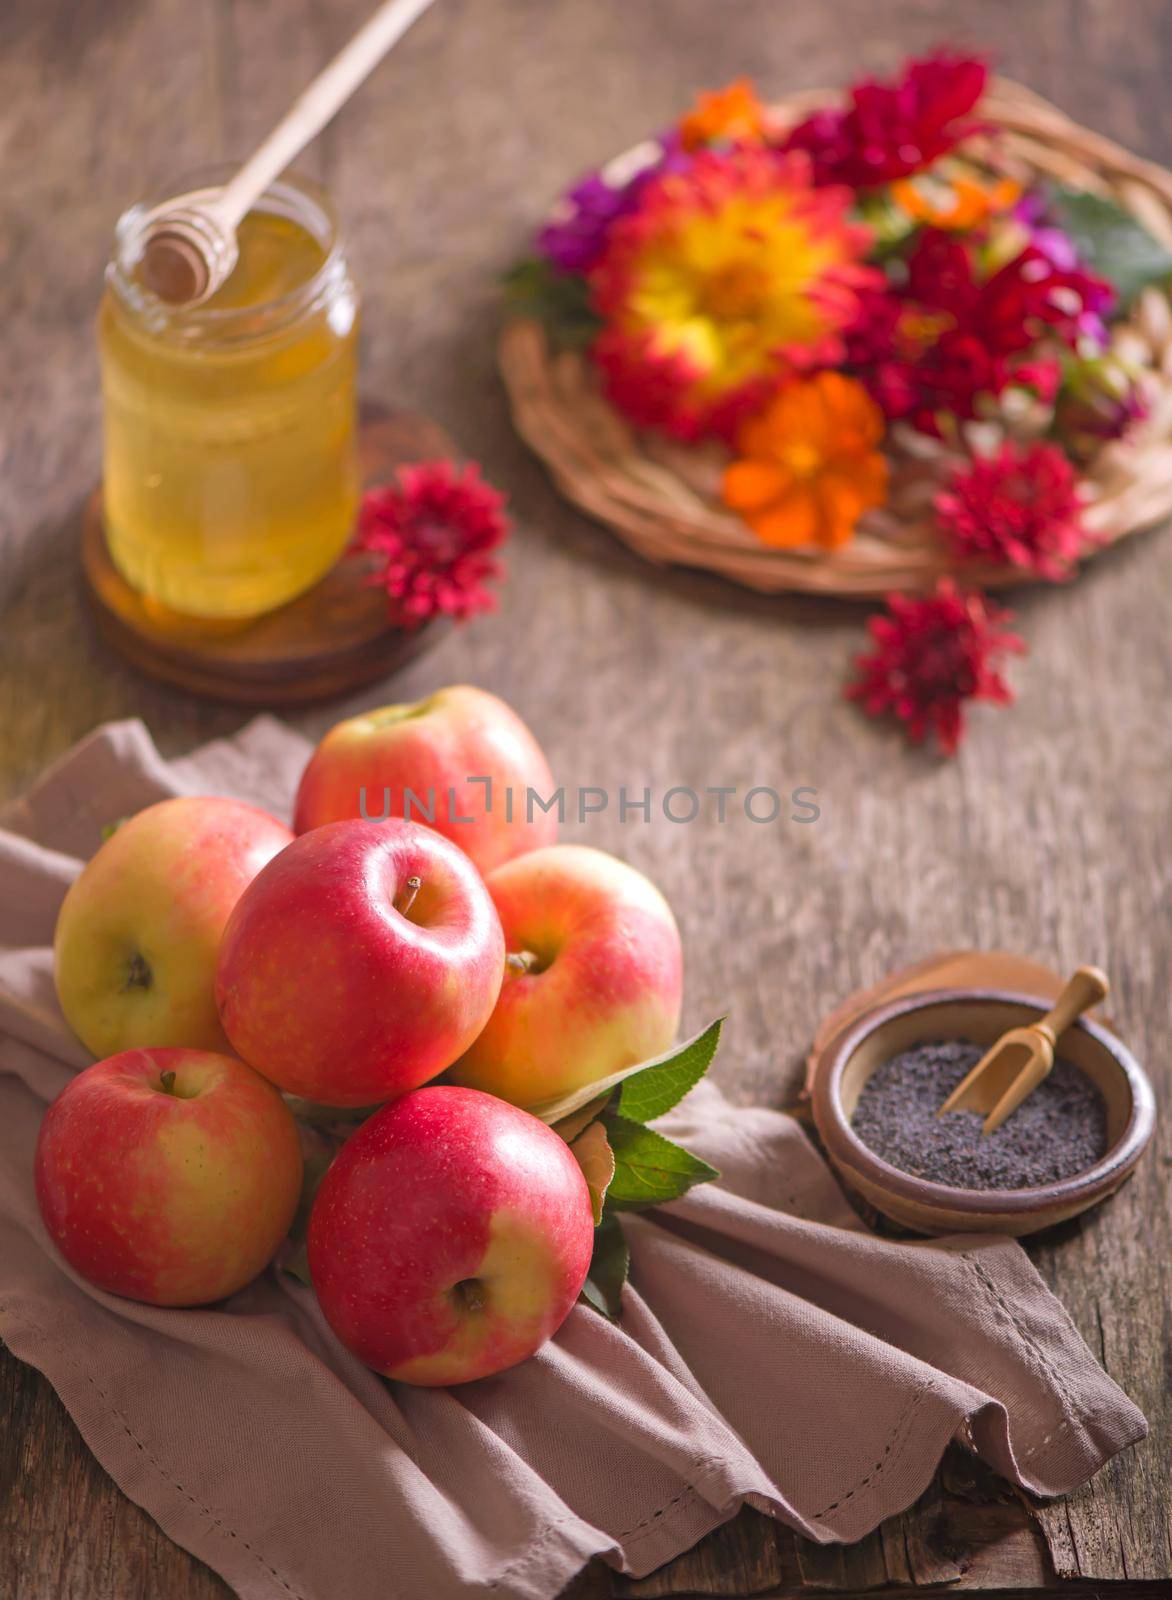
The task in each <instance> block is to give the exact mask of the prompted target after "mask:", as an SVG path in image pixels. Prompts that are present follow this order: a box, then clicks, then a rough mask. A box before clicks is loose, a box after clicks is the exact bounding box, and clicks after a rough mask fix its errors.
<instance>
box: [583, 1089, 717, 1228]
mask: <svg viewBox="0 0 1172 1600" xmlns="http://www.w3.org/2000/svg"><path fill="white" fill-rule="evenodd" d="M605 1121H606V1132H607V1138H608V1139H609V1141H610V1147H611V1149H612V1150H613V1151H614V1160H615V1169H614V1177H613V1178H612V1179H611V1184H610V1188H609V1189H608V1190H607V1196H606V1203H607V1206H608V1207H611V1208H613V1209H614V1210H616V1211H639V1210H642V1208H643V1207H644V1206H658V1205H663V1204H664V1202H665V1201H667V1200H678V1199H679V1197H680V1195H682V1194H686V1193H687V1191H688V1190H689V1189H690V1188H691V1187H692V1185H693V1184H696V1183H711V1181H712V1180H713V1178H719V1177H720V1173H719V1172H717V1170H716V1168H715V1167H710V1166H709V1165H708V1163H707V1161H701V1159H700V1157H699V1156H694V1155H692V1154H691V1152H690V1151H688V1150H685V1149H684V1148H683V1146H682V1145H678V1144H673V1143H672V1141H671V1140H670V1139H665V1138H664V1137H663V1135H662V1134H661V1133H656V1132H655V1130H654V1129H653V1128H645V1127H644V1126H643V1125H642V1123H639V1122H632V1121H631V1120H630V1118H629V1117H624V1116H620V1115H617V1114H616V1113H608V1114H607V1116H606V1119H605Z"/></svg>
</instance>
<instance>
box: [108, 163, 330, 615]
mask: <svg viewBox="0 0 1172 1600" xmlns="http://www.w3.org/2000/svg"><path fill="white" fill-rule="evenodd" d="M190 187H191V185H190V184H189V185H188V188H189V189H190ZM176 192H178V191H176ZM148 209H149V207H136V208H134V209H133V210H132V211H130V212H128V213H127V214H126V216H125V217H124V218H123V219H122V221H121V222H120V223H119V227H118V237H117V240H116V248H115V254H114V259H113V261H112V262H111V264H110V267H109V269H108V271H107V287H106V293H105V295H104V297H103V301H102V306H101V310H100V313H99V321H98V328H99V346H100V352H101V363H102V396H103V410H104V425H105V444H104V463H103V485H102V491H103V507H104V517H105V527H106V541H107V545H108V547H109V551H110V556H111V559H112V560H113V562H114V564H115V566H116V567H117V568H118V570H119V571H120V572H121V574H122V576H123V577H124V578H125V579H126V580H127V582H128V583H130V584H131V585H132V586H133V587H134V588H135V589H137V590H138V591H139V592H140V593H142V594H144V595H146V596H148V597H149V598H150V599H151V600H153V601H156V602H158V603H159V604H160V605H162V606H165V607H168V608H170V609H171V610H174V611H178V612H181V613H185V614H187V615H188V616H195V617H205V618H247V617H253V616H257V615H259V614H261V613H262V612H265V611H270V610H272V609H273V608H274V607H276V606H279V605H282V604H284V602H285V601H287V600H290V599H292V598H293V597H294V596H296V595H298V594H300V593H302V592H303V591H304V590H306V589H308V588H310V587H312V585H313V584H315V583H316V582H317V581H318V579H319V578H321V577H322V576H323V575H324V574H325V573H326V572H327V571H328V570H329V568H330V567H331V566H332V565H333V564H334V562H335V561H336V560H337V558H338V556H339V555H340V554H341V552H342V550H343V549H344V548H345V545H346V543H347V541H348V538H349V536H350V532H351V528H352V526H353V521H354V514H355V510H356V504H357V492H358V486H357V473H356V463H355V410H356V404H355V378H356V352H355V344H356V335H357V321H358V317H357V299H356V295H355V291H354V286H353V283H352V282H351V279H350V275H349V272H348V270H347V267H346V263H345V261H344V259H343V257H342V254H341V251H340V248H339V246H338V242H337V238H336V230H335V227H334V223H333V218H332V216H331V214H330V212H329V210H328V207H327V205H326V202H325V200H324V197H323V196H321V195H320V194H319V193H318V192H317V191H316V190H314V189H312V188H310V186H308V185H306V184H303V183H302V182H301V181H300V180H291V179H286V180H283V181H282V182H281V183H278V184H274V185H273V187H272V189H270V190H269V191H268V192H267V193H266V194H265V195H264V196H263V197H262V198H261V200H260V201H258V202H257V204H256V206H255V207H254V208H253V210H252V211H251V212H250V213H249V214H248V216H247V217H245V219H244V221H243V222H242V223H241V225H240V227H239V229H238V231H237V243H238V247H239V260H238V262H237V264H236V266H235V268H234V269H233V271H232V273H231V275H230V277H229V278H228V279H227V281H226V282H225V283H224V284H223V285H222V286H221V288H220V289H219V290H217V292H216V293H215V295H213V296H212V297H211V299H209V300H208V301H207V302H206V303H205V304H203V305H200V306H195V307H190V308H174V307H169V306H165V305H164V304H163V303H162V302H161V301H159V300H158V299H156V298H155V297H154V296H153V295H152V294H151V293H150V292H149V290H147V289H146V287H145V286H144V284H143V283H142V282H141V279H140V277H139V275H138V256H139V253H140V246H141V232H142V220H143V217H144V216H145V214H146V211H147V210H148Z"/></svg>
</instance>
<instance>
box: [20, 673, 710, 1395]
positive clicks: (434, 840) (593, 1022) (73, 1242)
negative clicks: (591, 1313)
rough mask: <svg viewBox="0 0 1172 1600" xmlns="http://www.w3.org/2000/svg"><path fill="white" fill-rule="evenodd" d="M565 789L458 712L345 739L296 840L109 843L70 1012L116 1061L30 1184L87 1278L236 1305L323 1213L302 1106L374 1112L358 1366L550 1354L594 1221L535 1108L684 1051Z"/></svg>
mask: <svg viewBox="0 0 1172 1600" xmlns="http://www.w3.org/2000/svg"><path fill="white" fill-rule="evenodd" d="M488 780H491V783H490V782H489V781H488ZM551 787H552V778H551V776H550V772H549V767H548V764H547V763H546V760H545V758H544V756H543V755H542V753H541V751H540V749H539V748H538V746H537V744H536V742H535V740H534V739H533V737H532V735H531V734H530V732H529V730H528V729H527V728H526V727H525V725H524V724H523V723H522V722H521V721H520V720H519V719H518V718H517V717H516V715H515V714H514V713H513V712H512V711H511V710H510V709H509V708H508V707H507V706H506V705H504V704H503V703H502V702H501V701H500V700H498V699H496V698H495V697H494V696H492V695H489V694H486V693H484V692H482V691H480V690H477V689H471V688H451V689H445V690H441V691H439V692H438V693H436V694H434V695H432V696H431V697H430V698H428V699H427V700H424V701H422V702H420V703H419V704H417V705H402V706H391V707H387V708H385V709H383V710H379V711H372V712H368V713H366V714H364V715H361V716H358V717H355V718H352V719H351V720H349V721H347V722H343V723H341V724H339V725H338V726H337V727H335V728H334V729H333V730H332V731H331V732H330V733H329V734H327V736H326V738H325V739H324V740H323V741H322V743H321V744H320V745H319V747H318V748H317V750H316V751H315V752H314V754H313V756H312V758H311V759H310V761H309V764H308V766H307V768H306V770H305V773H304V775H303V777H302V779H301V784H300V788H299V791H298V795H297V803H296V808H295V816H294V824H295V829H296V835H294V834H293V833H291V832H290V831H289V830H288V829H287V828H285V827H284V826H283V825H282V824H281V823H279V822H278V821H276V820H275V819H274V818H273V817H271V816H268V815H266V814H265V813H264V812H262V811H259V810H257V809H256V808H254V807H252V806H249V805H245V804H243V803H240V802H238V801H234V800H227V799H221V798H213V797H191V798H180V799H174V800H165V801H162V802H160V803H159V804H157V805H153V806H149V807H148V808H147V809H146V810H145V811H141V812H139V813H138V814H137V815H136V816H134V817H132V818H130V819H129V820H127V821H124V822H122V823H121V824H120V825H119V826H118V827H117V828H116V829H115V830H114V831H113V833H112V834H111V835H110V836H109V837H108V838H107V840H106V841H105V843H104V844H103V845H102V846H101V848H100V849H99V851H98V853H97V854H96V855H95V856H94V858H93V859H92V860H91V861H90V862H89V864H88V865H87V866H86V868H85V870H84V871H83V872H82V873H81V875H80V877H79V878H78V879H77V880H76V882H75V883H74V884H73V885H72V887H71V888H70V890H69V893H68V894H67V895H66V898H65V901H64V904H63V906H62V909H61V913H60V917H59V920H58V924H57V932H56V939H55V962H56V981H57V991H58V995H59V997H60V1002H61V1006H62V1009H63V1011H64V1013H65V1016H66V1018H67V1019H68V1021H69V1023H70V1025H71V1026H72V1028H73V1029H74V1031H75V1032H76V1033H77V1035H78V1037H79V1038H80V1039H81V1040H82V1042H83V1043H84V1044H85V1045H86V1046H87V1048H88V1049H89V1050H90V1051H91V1052H92V1053H93V1054H94V1055H95V1056H98V1057H101V1058H103V1059H100V1060H99V1061H98V1062H97V1063H96V1064H95V1065H94V1066H91V1067H89V1068H88V1069H87V1070H86V1071H84V1072H82V1073H81V1074H79V1076H78V1077H76V1078H75V1079H73V1080H72V1082H71V1083H69V1084H68V1085H67V1087H66V1088H65V1089H64V1091H63V1092H62V1093H61V1095H60V1096H59V1097H58V1099H57V1100H56V1101H55V1102H54V1103H53V1105H52V1106H50V1108H49V1110H48V1111H47V1113H46V1115H45V1119H44V1123H43V1125H42V1129H41V1134H40V1139H39V1143H38V1147H37V1154H36V1187H37V1198H38V1202H39V1205H40V1209H41V1214H42V1216H43V1218H44V1221H45V1224H46V1227H47V1228H48V1230H49V1233H50V1235H51V1237H52V1238H53V1240H54V1242H55V1243H56V1245H57V1246H58V1248H59V1249H60V1251H61V1252H62V1254H63V1255H64V1256H65V1258H66V1259H67V1261H68V1262H69V1263H70V1264H71V1265H72V1266H73V1268H74V1269H75V1270H76V1271H77V1272H79V1273H81V1274H82V1275H84V1276H85V1277H86V1278H87V1279H89V1280H90V1281H91V1282H92V1283H94V1284H96V1285H98V1286H99V1287H100V1288H102V1289H104V1290H107V1291H109V1292H112V1293H115V1294H120V1295H128V1296H131V1297H133V1298H135V1299H139V1300H145V1301H149V1302H151V1303H153V1304H156V1305H164V1306H190V1305H200V1304H207V1303H209V1302H212V1301H215V1300H219V1299H222V1298H223V1297H224V1296H226V1295H229V1294H232V1293H234V1292H235V1291H236V1290H237V1289H240V1288H242V1287H243V1286H244V1285H245V1284H246V1283H248V1282H249V1281H250V1280H251V1279H252V1278H253V1277H255V1276H256V1274H257V1273H258V1272H260V1271H261V1270H262V1269H263V1268H264V1267H265V1266H266V1265H267V1263H268V1262H269V1261H270V1260H271V1259H272V1258H273V1256H274V1254H275V1253H276V1252H277V1250H278V1248H279V1247H280V1246H281V1244H282V1241H283V1240H284V1239H285V1238H286V1235H287V1234H288V1232H289V1228H290V1225H291V1223H292V1221H293V1217H294V1213H295V1211H296V1209H297V1206H298V1202H299V1198H300V1196H301V1192H302V1180H303V1160H302V1151H301V1140H300V1138H299V1133H298V1126H297V1123H296V1121H295V1118H294V1115H293V1112H292V1110H291V1109H290V1104H289V1101H288V1100H287V1099H286V1098H285V1097H286V1096H295V1097H300V1098H301V1099H303V1100H308V1101H312V1102H315V1103H317V1104H318V1105H322V1106H328V1107H379V1109H377V1110H373V1111H372V1114H371V1115H370V1116H369V1117H368V1118H367V1119H366V1120H365V1121H362V1122H361V1124H360V1125H359V1126H358V1128H357V1131H356V1132H354V1133H353V1134H352V1135H351V1137H350V1138H349V1139H348V1140H347V1141H346V1142H345V1144H344V1145H343V1146H342V1148H341V1150H340V1152H339V1153H338V1154H337V1156H336V1157H335V1158H334V1160H333V1162H332V1164H331V1165H330V1167H329V1170H328V1172H327V1173H326V1175H325V1177H324V1180H323V1181H322V1182H321V1185H320V1187H319V1188H318V1191H317V1194H316V1197H315V1199H314V1200H313V1206H312V1212H311V1214H310V1219H309V1228H308V1240H307V1247H308V1262H309V1271H310V1276H311V1278H312V1282H313V1286H314V1289H315V1291H316V1294H317V1297H318V1300H319V1302H320V1304H321V1307H322V1310H323V1312H324V1314H325V1316H326V1318H327V1320H328V1321H329V1323H330V1325H331V1326H332V1327H333V1329H334V1331H335V1332H336V1333H337V1335H338V1336H339V1338H340V1339H341V1340H342V1341H343V1343H344V1344H345V1345H346V1346H347V1347H348V1348H349V1349H350V1350H351V1351H353V1352H354V1354H356V1355H357V1356H358V1357H359V1358H360V1359H361V1360H362V1361H364V1362H366V1363H367V1364H368V1365H369V1366H371V1367H373V1368H375V1369H376V1370H377V1371H379V1372H382V1373H385V1374H386V1375H388V1376H389V1377H393V1378H398V1379H402V1380H405V1381H407V1382H411V1383H419V1384H448V1383H457V1382H462V1381H465V1380H467V1379H471V1378H478V1377H483V1376H486V1375H488V1374H490V1373H493V1372H498V1371H500V1370H501V1369H503V1368H505V1367H508V1366H511V1365H513V1364H514V1363H516V1362H518V1361H521V1360H523V1359H524V1358H525V1357H526V1356H528V1355H530V1354H531V1353H532V1352H533V1351H534V1350H535V1349H537V1347H538V1346H539V1345H540V1344H541V1343H542V1342H543V1341H544V1340H546V1339H547V1338H549V1337H550V1335H551V1334H552V1333H553V1332H554V1331H555V1330H556V1329H557V1327H558V1326H559V1325H560V1323H561V1322H562V1320H563V1319H564V1317H565V1316H566V1315H567V1314H568V1312H569V1310H570V1308H571V1306H572V1305H573V1304H574V1301H575V1300H576V1299H577V1297H578V1294H579V1292H580V1290H581V1288H582V1285H583V1282H584V1280H585V1277H586V1273H587V1269H588V1267H589V1264H590V1257H591V1250H592V1246H593V1238H594V1224H595V1214H594V1210H593V1208H592V1202H591V1197H590V1193H589V1190H588V1187H587V1183H586V1180H585V1178H584V1177H583V1173H582V1170H581V1168H580V1166H579V1164H578V1161H577V1160H576V1159H575V1157H574V1155H573V1154H572V1153H571V1151H570V1149H569V1147H568V1146H567V1144H566V1143H565V1142H564V1140H563V1139H562V1138H561V1137H559V1135H558V1134H557V1133H555V1132H554V1131H553V1130H552V1129H551V1128H550V1127H549V1126H547V1125H546V1123H545V1122H543V1121H541V1120H539V1119H538V1118H537V1117H536V1116H534V1115H532V1114H531V1113H530V1111H528V1110H527V1109H525V1108H526V1107H531V1106H535V1105H540V1104H542V1103H547V1102H549V1101H550V1100H551V1099H556V1098H557V1097H558V1096H559V1095H565V1094H566V1093H567V1092H569V1091H573V1090H576V1089H579V1088H581V1087H583V1086H585V1085H589V1084H593V1083H596V1082H597V1081H598V1080H599V1079H600V1078H603V1077H605V1076H607V1075H608V1074H611V1073H614V1072H615V1071H617V1070H619V1069H621V1068H624V1067H627V1066H629V1065H631V1064H633V1063H635V1062H641V1061H644V1060H646V1059H647V1058H648V1057H650V1056H653V1055H655V1054H656V1053H658V1052H660V1051H662V1050H664V1049H665V1048H666V1047H667V1046H668V1045H669V1044H670V1043H671V1041H672V1039H673V1038H674V1036H675V1030H676V1025H677V1022H678V1020H679V1009H680V988H681V960H680V944H679V935H678V933H677V931H676V926H675V922H674V919H673V917H672V914H671V911H670V910H669V908H668V906H667V904H666V902H665V901H664V900H663V898H662V896H661V895H660V894H659V892H658V891H657V890H656V889H655V888H654V887H653V886H652V885H651V884H650V883H649V882H648V881H647V880H646V879H645V878H644V877H642V876H641V875H640V874H639V873H637V872H636V871H634V870H633V869H632V868H631V867H629V866H626V865H624V864H623V863H622V862H620V861H617V860H615V859H614V858H613V857H611V856H608V855H605V854H604V853H602V852H601V851H597V850H592V849H587V848H585V847H582V846H575V845H557V844H556V843H555V842H554V837H555V832H556V820H555V818H554V816H553V814H552V812H549V813H547V812H545V811H543V810H542V809H541V808H540V807H535V808H534V807H528V806H526V804H525V795H526V791H527V790H528V789H530V788H532V789H533V790H535V791H536V792H538V793H539V794H541V795H543V796H545V795H548V793H549V792H550V789H551ZM408 790H410V791H412V794H413V796H414V797H415V798H414V801H413V803H414V804H415V805H416V806H417V807H418V806H419V805H421V804H422V805H424V806H426V800H427V796H428V794H429V792H431V794H432V795H433V796H434V797H435V806H434V822H433V823H432V824H429V825H425V824H424V823H422V822H419V821H404V820H402V817H403V811H404V802H405V798H406V791H408ZM510 790H511V791H512V794H513V801H512V803H511V804H510V803H507V800H506V797H507V794H508V791H510ZM363 791H364V794H365V799H364V800H363V801H360V793H361V792H363ZM384 802H386V803H385V804H384ZM364 805H365V806H366V807H367V808H371V807H373V809H374V811H375V814H382V812H383V811H385V812H386V813H387V817H388V819H387V820H385V821H372V820H364V819H363V817H362V816H361V815H360V812H361V810H362V809H363V807H364ZM469 818H470V819H471V820H466V819H469ZM441 1073H442V1074H444V1082H443V1083H442V1084H440V1083H434V1082H433V1081H432V1080H434V1079H436V1078H437V1077H438V1076H439V1075H440V1074H441ZM424 1085H426V1087H424Z"/></svg>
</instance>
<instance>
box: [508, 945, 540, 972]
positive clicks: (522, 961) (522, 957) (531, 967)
mask: <svg viewBox="0 0 1172 1600" xmlns="http://www.w3.org/2000/svg"><path fill="white" fill-rule="evenodd" d="M505 966H506V967H508V968H509V970H510V971H511V972H515V973H517V974H518V975H520V974H521V973H525V972H536V971H537V969H538V968H539V967H540V966H541V957H540V956H535V955H534V954H533V951H532V950H510V951H509V953H508V955H507V956H506V957H505Z"/></svg>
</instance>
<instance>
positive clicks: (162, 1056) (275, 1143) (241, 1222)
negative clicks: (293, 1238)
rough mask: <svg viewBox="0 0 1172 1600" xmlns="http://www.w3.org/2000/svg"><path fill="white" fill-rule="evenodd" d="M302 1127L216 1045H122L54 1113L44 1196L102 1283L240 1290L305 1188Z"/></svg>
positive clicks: (166, 1297)
mask: <svg viewBox="0 0 1172 1600" xmlns="http://www.w3.org/2000/svg"><path fill="white" fill-rule="evenodd" d="M301 1168H302V1163H301V1148H300V1145H299V1142H298V1138H297V1125H296V1123H295V1122H294V1121H293V1117H292V1115H291V1113H290V1111H289V1108H288V1106H286V1104H285V1102H284V1101H283V1100H282V1099H281V1096H280V1095H279V1094H278V1093H277V1091H276V1090H275V1089H274V1088H273V1086H272V1084H271V1083H268V1082H266V1080H265V1079H264V1078H262V1077H261V1075H260V1073H259V1072H254V1071H253V1070H252V1068H251V1067H246V1066H245V1065H244V1062H243V1061H237V1060H235V1059H234V1058H233V1057H232V1056H223V1055H215V1054H213V1053H212V1052H211V1051H207V1050H126V1051H124V1052H123V1053H122V1054H121V1055H116V1056H111V1057H110V1059H109V1060H108V1061H99V1062H97V1063H96V1064H95V1065H94V1066H92V1067H87V1068H86V1070H85V1071H84V1072H82V1073H79V1074H78V1076H77V1077H76V1078H74V1079H72V1080H71V1081H70V1082H69V1083H67V1084H66V1086H65V1088H64V1089H63V1090H62V1091H61V1093H60V1094H59V1095H58V1096H57V1098H56V1100H54V1102H53V1104H52V1105H51V1106H50V1107H49V1109H48V1111H46V1113H45V1116H44V1119H43V1121H42V1123H41V1132H40V1136H39V1138H38V1140H37V1151H36V1167H35V1171H36V1191H37V1203H38V1205H39V1206H40V1208H41V1216H42V1217H43V1218H44V1222H45V1227H46V1228H47V1229H48V1230H49V1236H50V1238H51V1239H52V1240H53V1243H54V1244H55V1245H56V1246H57V1248H58V1250H60V1252H61V1254H62V1255H63V1256H64V1257H65V1259H66V1260H67V1261H68V1262H69V1264H70V1265H71V1266H72V1267H74V1268H75V1269H76V1270H77V1271H78V1272H80V1273H81V1275H82V1276H83V1277H85V1278H88V1279H89V1281H90V1282H91V1283H95V1284H97V1285H98V1287H99V1288H100V1289H107V1290H109V1291H110V1292H111V1293H112V1294H123V1295H128V1296H129V1297H130V1298H131V1299H132V1300H146V1301H148V1302H149V1303H150V1304H151V1305H156V1306H196V1305H205V1304H207V1302H209V1301H211V1300H222V1299H223V1298H224V1296H225V1295H229V1294H235V1292H236V1290H237V1289H242V1288H243V1287H244V1285H245V1284H246V1283H249V1282H251V1280H252V1279H253V1278H255V1277H256V1275H257V1273H258V1272H260V1271H261V1269H262V1268H263V1267H265V1266H266V1265H267V1263H268V1262H269V1261H271V1260H272V1257H273V1255H274V1254H275V1252H276V1250H277V1247H278V1245H279V1244H280V1243H281V1240H282V1239H283V1238H284V1237H285V1235H286V1234H287V1233H288V1231H289V1225H290V1223H291V1222H292V1220H293V1213H294V1211H295V1210H296V1209H297V1201H298V1198H299V1195H300V1192H301Z"/></svg>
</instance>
